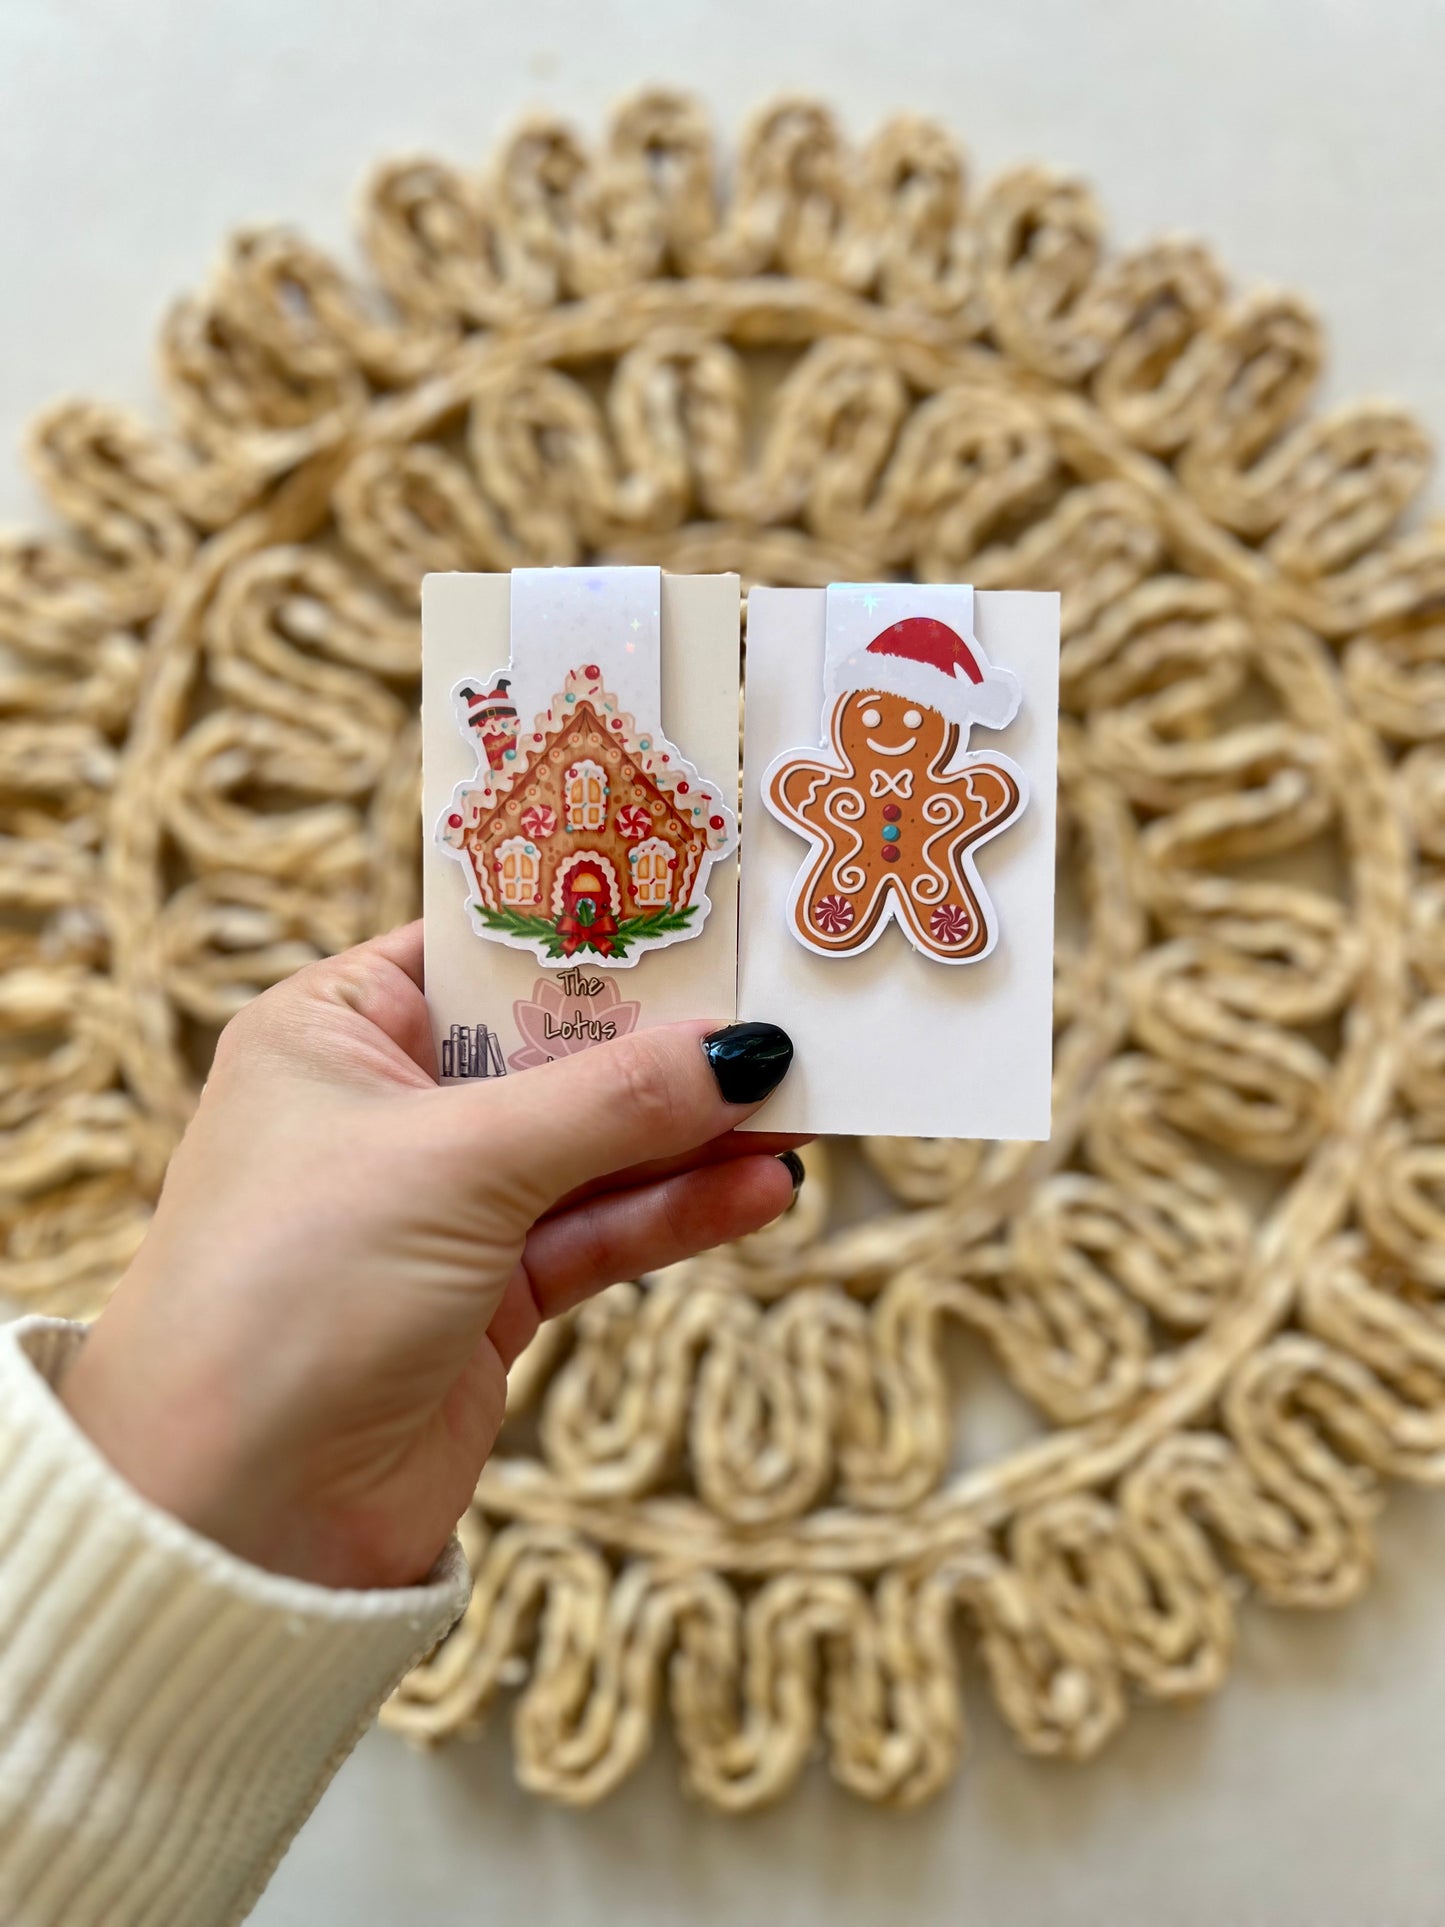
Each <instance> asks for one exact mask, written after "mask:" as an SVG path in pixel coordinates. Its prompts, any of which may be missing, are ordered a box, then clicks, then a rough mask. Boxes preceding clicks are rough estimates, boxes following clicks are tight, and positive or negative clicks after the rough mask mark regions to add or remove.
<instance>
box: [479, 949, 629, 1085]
mask: <svg viewBox="0 0 1445 1927" xmlns="http://www.w3.org/2000/svg"><path fill="white" fill-rule="evenodd" d="M641 1009H642V1005H641V1004H640V1003H638V1002H637V1001H636V1000H635V999H633V1000H631V1001H629V1002H624V1001H623V998H622V996H621V995H620V993H619V992H618V989H617V985H616V983H615V982H614V981H613V980H612V979H611V978H609V977H603V976H601V975H600V974H599V973H598V972H596V971H588V970H563V971H561V972H559V974H558V975H557V976H555V977H539V978H538V979H537V981H536V983H535V984H534V985H533V986H532V995H531V997H530V998H518V1000H517V1002H516V1003H514V1004H513V1005H512V1015H513V1017H514V1018H515V1019H516V1023H517V1029H518V1031H519V1032H520V1033H521V1037H522V1048H521V1049H520V1050H514V1051H513V1052H512V1054H511V1056H510V1057H509V1058H508V1059H507V1063H508V1064H509V1065H510V1067H511V1068H512V1069H513V1070H514V1071H529V1070H532V1069H533V1068H534V1067H535V1066H536V1065H538V1064H550V1063H551V1062H552V1059H553V1058H554V1057H570V1056H571V1055H572V1053H573V1052H574V1051H579V1050H590V1049H591V1048H592V1046H593V1045H594V1044H605V1043H606V1042H607V1041H608V1039H609V1038H612V1037H625V1036H626V1035H627V1033H628V1031H630V1030H636V1028H637V1018H638V1013H639V1012H640V1011H641Z"/></svg>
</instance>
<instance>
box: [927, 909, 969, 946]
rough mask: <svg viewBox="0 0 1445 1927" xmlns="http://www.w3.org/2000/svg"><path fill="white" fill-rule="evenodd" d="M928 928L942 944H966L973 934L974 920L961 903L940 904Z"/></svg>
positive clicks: (930, 919)
mask: <svg viewBox="0 0 1445 1927" xmlns="http://www.w3.org/2000/svg"><path fill="white" fill-rule="evenodd" d="M928 927H929V929H930V930H931V931H932V932H933V934H934V936H935V937H936V938H937V939H938V941H939V942H940V943H948V944H954V943H965V942H967V940H968V938H969V937H970V936H972V934H973V918H972V917H971V916H970V915H969V914H968V912H967V910H965V909H964V907H963V905H962V904H961V903H940V904H939V906H938V908H937V909H936V910H935V911H934V913H933V915H932V916H931V917H930V918H929V919H928Z"/></svg>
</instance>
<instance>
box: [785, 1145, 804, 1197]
mask: <svg viewBox="0 0 1445 1927" xmlns="http://www.w3.org/2000/svg"><path fill="white" fill-rule="evenodd" d="M778 1163H779V1164H781V1165H783V1166H784V1168H785V1169H786V1171H787V1173H788V1176H789V1177H790V1178H791V1179H792V1180H793V1196H794V1197H795V1198H796V1197H797V1195H798V1191H799V1188H800V1187H801V1185H802V1182H803V1179H804V1178H805V1177H807V1175H808V1171H807V1167H806V1165H805V1164H804V1163H803V1160H802V1159H801V1158H800V1157H799V1156H798V1154H797V1152H796V1151H779V1153H778Z"/></svg>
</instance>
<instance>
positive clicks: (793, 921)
mask: <svg viewBox="0 0 1445 1927" xmlns="http://www.w3.org/2000/svg"><path fill="white" fill-rule="evenodd" d="M941 598H942V608H941V609H940V599H941ZM823 676H824V701H823V723H822V739H823V740H822V747H821V750H818V749H812V748H808V749H796V750H787V751H785V752H784V753H783V754H782V755H780V756H777V757H775V758H774V759H773V761H772V763H771V764H770V765H769V767H768V768H767V770H766V771H765V773H764V776H763V786H762V795H763V801H764V802H765V803H766V805H767V807H768V809H769V810H771V812H772V813H773V815H774V816H776V817H777V818H778V819H779V820H780V821H781V822H783V823H785V824H786V825H787V826H788V827H789V828H790V829H792V830H795V831H796V832H797V833H798V835H799V836H800V837H802V838H803V839H804V840H805V841H806V843H807V845H808V853H807V855H806V857H805V858H804V859H803V861H802V863H801V864H800V866H799V868H798V872H797V875H796V878H795V880H794V883H793V888H792V892H791V895H790V897H789V901H788V924H789V928H790V930H791V933H792V935H793V936H794V937H795V938H796V939H797V941H798V942H799V943H801V944H803V945H804V946H805V948H807V949H808V950H811V951H812V952H814V954H815V955H818V956H822V957H848V956H856V955H857V954H858V953H860V952H862V951H865V950H867V949H869V948H870V947H871V946H872V945H873V944H874V943H876V942H877V941H878V939H879V938H880V937H881V936H882V935H883V933H884V931H885V929H886V928H887V926H888V924H889V923H890V922H891V923H895V924H897V925H898V926H899V928H900V929H901V931H902V933H903V935H904V936H905V937H906V938H907V939H908V941H909V942H910V943H911V944H912V945H913V947H914V948H915V949H916V950H917V951H919V952H920V953H921V954H922V955H923V956H925V957H928V958H930V959H932V960H934V961H936V962H938V963H944V964H967V963H974V962H976V961H978V960H979V959H980V958H983V957H986V956H988V954H989V953H990V951H991V950H992V949H993V947H994V945H995V943H996V941H997V938H998V929H997V924H996V920H995V917H994V914H993V910H992V906H991V905H990V902H989V899H988V896H987V894H986V892H985V890H984V887H983V883H982V881H981V879H980V877H979V873H978V867H977V854H978V851H979V850H980V849H981V847H982V846H983V845H984V844H985V843H987V842H989V841H991V840H992V838H994V837H996V836H998V835H1000V834H1001V833H1002V832H1004V831H1006V830H1007V829H1008V827H1009V825H1010V824H1011V823H1013V822H1014V821H1015V819H1016V818H1017V817H1018V815H1019V814H1020V812H1021V811H1022V810H1023V808H1024V806H1025V804H1026V802H1027V799H1028V784H1027V779H1026V778H1025V776H1024V774H1023V771H1022V770H1021V769H1020V768H1019V767H1018V765H1017V764H1015V763H1013V762H1011V761H1010V759H1009V758H1008V757H1007V756H1002V755H999V754H997V753H996V752H994V751H991V750H982V749H975V748H973V747H972V746H971V741H970V732H971V731H972V730H973V729H974V727H975V726H979V727H983V728H987V729H1001V728H1003V727H1004V726H1005V725H1006V724H1008V723H1010V722H1012V721H1013V719H1014V717H1015V716H1016V715H1017V714H1018V710H1019V704H1020V700H1021V695H1022V691H1021V688H1020V684H1019V680H1018V678H1017V676H1015V675H1014V674H1013V672H1012V671H1011V670H1009V669H1006V668H1003V667H1001V666H999V665H997V664H994V663H991V662H990V661H989V659H988V657H987V656H986V655H985V653H984V651H983V649H982V647H981V646H980V644H979V642H978V639H977V637H976V636H975V635H974V633H973V592H972V590H971V589H970V588H967V587H966V586H964V585H956V586H953V587H950V588H947V589H940V588H938V587H933V588H927V589H910V588H907V587H904V586H903V585H899V584H887V585H884V584H868V583H859V584H845V583H836V584H834V585H833V586H832V587H831V588H830V589H829V590H828V601H827V629H826V637H825V655H824V666H823Z"/></svg>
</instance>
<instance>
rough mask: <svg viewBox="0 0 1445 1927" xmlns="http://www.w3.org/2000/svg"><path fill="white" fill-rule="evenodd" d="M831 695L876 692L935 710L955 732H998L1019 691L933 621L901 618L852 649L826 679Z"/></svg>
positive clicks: (970, 644) (1008, 674) (1013, 679)
mask: <svg viewBox="0 0 1445 1927" xmlns="http://www.w3.org/2000/svg"><path fill="white" fill-rule="evenodd" d="M828 680H829V685H830V687H831V689H832V692H833V694H834V695H843V694H845V693H846V692H847V691H849V690H852V689H877V690H879V691H881V692H882V693H884V694H885V695H890V696H902V697H904V698H906V699H907V700H908V701H910V702H915V703H917V704H918V705H919V706H920V707H921V708H924V709H936V710H938V711H939V712H940V714H942V715H944V716H946V717H947V718H948V720H949V721H950V722H951V723H957V724H958V726H959V727H960V729H967V728H968V727H969V725H970V724H971V723H982V724H983V725H984V727H985V728H988V729H1002V728H1003V726H1004V724H1005V723H1007V722H1011V721H1012V720H1013V718H1014V716H1015V714H1016V713H1017V711H1018V706H1019V699H1020V696H1021V695H1022V691H1021V690H1020V688H1019V680H1018V677H1017V676H1016V675H1014V673H1013V671H1012V670H1011V669H999V668H996V667H995V665H994V664H993V663H991V662H990V661H989V660H988V658H987V656H985V655H984V653H983V651H982V650H981V649H980V648H979V646H978V644H977V643H976V642H974V641H972V640H971V639H970V640H967V641H965V639H964V638H963V637H962V636H961V635H959V633H958V631H957V630H956V629H950V628H949V626H948V624H947V623H946V622H940V621H939V620H938V618H937V617H936V616H905V617H904V618H903V620H902V621H901V622H895V623H893V624H891V625H890V626H889V627H888V628H887V629H885V630H884V631H883V632H882V634H881V635H877V636H875V637H874V638H873V640H872V642H870V643H869V644H868V646H867V647H866V648H865V649H855V650H854V651H853V653H852V654H851V655H849V656H845V657H844V658H843V659H842V661H841V662H838V663H835V664H834V665H833V667H832V669H831V671H830V674H829V678H828Z"/></svg>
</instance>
